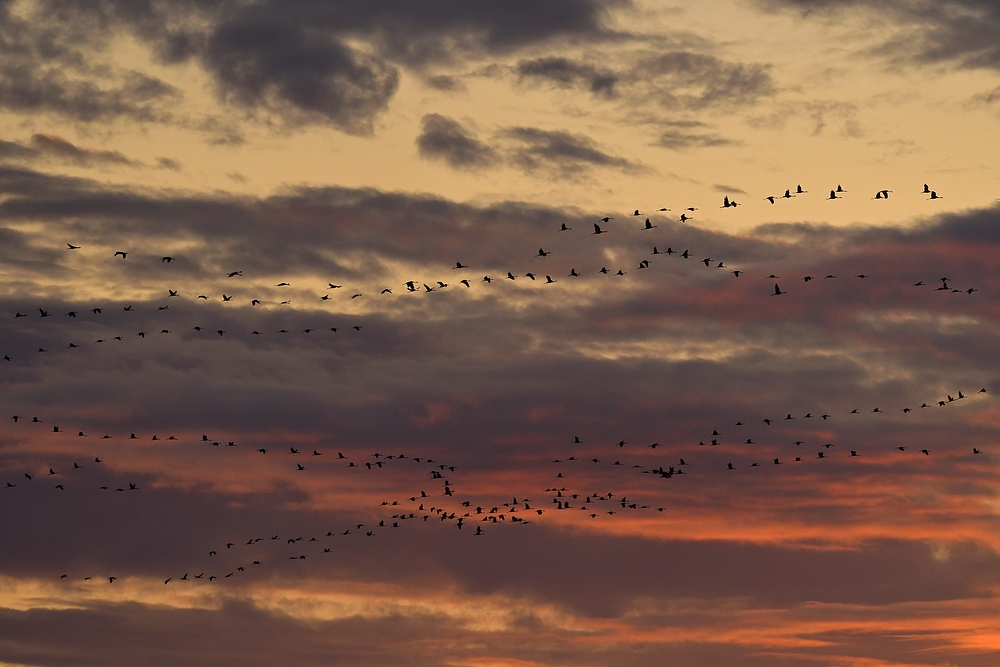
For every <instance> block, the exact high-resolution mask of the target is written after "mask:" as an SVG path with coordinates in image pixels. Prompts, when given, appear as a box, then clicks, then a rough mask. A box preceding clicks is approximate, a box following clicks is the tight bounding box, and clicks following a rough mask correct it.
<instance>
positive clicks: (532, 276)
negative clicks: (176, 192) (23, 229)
mask: <svg viewBox="0 0 1000 667" xmlns="http://www.w3.org/2000/svg"><path fill="white" fill-rule="evenodd" d="M807 192H808V191H806V190H804V189H802V186H801V185H799V186H797V187H796V188H795V190H794V191H793V190H792V189H790V188H789V189H787V190H785V193H784V195H781V196H769V197H766V198H765V199H767V200H768V201H771V202H772V203H774V200H780V199H791V198H794V197H796V196H799V195H803V194H806V193H807ZM891 192H892V191H891V190H885V189H883V190H879V191H878V192H876V194H875V197H873V199H887V198H888V197H889V195H890V193H891ZM844 193H846V191H845V190H844V189H843V188H842V187H841V186H840V185H838V186H837V187H836V188H835V189H833V190H831V191H830V197H829V198H830V199H839V198H841V197H842V195H843V194H844ZM924 193H926V194H929V195H930V197H929V199H940V198H941V197H940V196H939V195H937V193H936V192H935V191H934V190H931V189H930V188H929V186H928V185H927V184H924ZM739 205H740V204H739V202H737V201H735V200H734V199H730V197H729V196H728V195H727V196H725V198H724V199H723V204H722V208H732V207H736V206H739ZM684 210H685V213H683V214H682V215H681V217H680V222H682V223H683V222H687V221H688V220H690V219H692V218H690V217H688V216H687V213H688V212H692V213H693V212H695V211H697V210H698V208H697V207H694V206H691V207H687V208H686V209H684ZM669 211H670V209H669V208H660V209H658V210H657V213H665V212H669ZM630 217H633V218H641V217H643V214H642V213H641V212H640V210H639V209H635V210H634V212H633V213H632V214H631V216H630ZM612 220H614V218H613V217H612V216H605V217H603V218H601V219H600V220H599V221H598V222H595V223H593V227H594V231H593V232H592V234H593V235H601V234H607V233H609V231H610V230H609V229H608V224H609V223H610V222H611V221H612ZM602 224H603V225H604V227H602V226H601V225H602ZM657 227H658V225H657V224H654V223H653V222H652V220H651V218H649V217H646V219H645V223H644V224H642V225H641V226H640V229H641V230H644V231H648V230H653V229H656V228H657ZM559 231H560V232H571V231H573V228H572V227H569V226H568V225H567V224H566V223H562V224H561V226H560V229H559ZM81 247H82V246H80V245H74V244H71V243H67V249H68V250H79V249H80V248H81ZM551 254H552V251H551V250H546V249H545V248H544V247H539V249H538V252H537V254H536V255H535V257H538V258H543V259H544V258H546V257H548V256H549V255H551ZM650 254H651V255H652V256H657V257H659V256H662V257H666V258H671V257H673V256H675V255H676V256H677V257H678V258H680V259H682V260H689V259H692V258H697V257H698V256H699V255H698V254H695V253H693V252H692V251H691V250H690V249H689V248H684V249H683V250H674V248H673V247H672V246H668V247H666V248H665V249H664V250H660V246H658V245H657V246H653V248H652V252H651V253H650ZM128 256H129V251H126V250H118V251H115V253H114V258H118V257H120V258H121V259H122V260H127V258H128ZM175 260H176V257H175V256H172V255H165V256H162V257H160V263H165V264H170V263H172V262H174V261H175ZM697 262H698V263H699V264H703V265H704V266H705V267H706V268H708V269H712V270H726V271H728V272H730V273H731V274H732V275H733V276H735V277H736V278H739V277H740V276H742V275H744V274H745V273H746V271H745V270H743V269H739V268H733V267H731V266H729V265H727V264H726V261H725V260H720V259H718V258H713V257H703V258H701V259H698V260H697ZM651 266H652V263H651V260H650V259H642V260H640V261H639V262H638V264H637V266H636V268H635V270H636V271H642V270H645V269H649V268H651ZM468 269H470V267H469V266H468V265H467V264H463V263H462V262H461V261H457V262H456V263H455V265H454V266H453V267H451V270H452V271H457V270H468ZM627 272H628V271H627V270H626V269H625V268H618V269H617V270H615V269H609V268H608V267H607V266H602V267H601V268H600V269H599V270H596V271H595V273H596V274H601V275H605V276H607V275H613V276H624V275H626V273H627ZM225 275H226V278H227V279H237V278H241V277H243V270H234V271H229V272H227V273H226V274H225ZM583 275H584V273H581V272H578V271H577V270H576V268H571V269H570V272H569V273H568V274H567V276H568V277H570V278H579V277H581V276H583ZM519 278H527V279H528V280H530V281H532V282H536V281H537V282H538V283H540V284H553V283H556V282H558V279H557V278H553V277H552V275H551V274H545V273H544V272H542V271H537V272H536V271H527V272H525V273H520V272H518V273H517V274H515V273H514V272H513V271H508V272H507V273H506V276H503V277H500V278H498V277H496V276H490V275H488V274H487V275H483V276H482V277H481V278H480V277H479V276H478V275H476V276H475V277H471V276H463V277H460V278H459V279H458V280H454V279H451V280H454V283H452V282H451V280H449V282H446V281H444V280H435V281H430V282H424V281H421V280H416V279H414V280H407V281H405V282H403V283H402V284H401V286H402V287H403V288H405V289H404V292H405V293H409V294H415V293H423V294H429V293H432V292H437V291H441V290H444V289H446V288H448V287H450V286H451V285H452V284H455V285H461V286H463V287H464V288H465V289H470V288H471V287H472V285H473V284H474V283H480V284H482V283H485V284H487V285H488V284H491V283H493V282H495V281H503V280H507V281H515V280H518V279H519ZM837 278H838V276H837V275H835V274H832V273H830V274H825V275H823V276H819V275H816V276H813V275H803V276H798V277H797V278H796V280H801V281H802V282H803V283H810V282H812V281H828V280H836V279H837ZM851 278H853V279H858V280H864V279H867V278H869V275H868V274H865V273H858V274H854V275H852V276H851ZM766 279H767V280H773V281H777V280H778V279H780V277H779V276H777V275H775V274H773V273H772V274H769V275H767V277H766ZM928 281H929V282H928ZM937 283H940V284H939V285H938V286H937V287H934V288H931V287H929V285H931V284H937ZM327 285H328V287H327V289H325V290H323V291H324V292H325V293H324V294H322V295H321V296H319V297H318V301H319V302H321V303H322V302H327V301H330V300H331V299H332V296H331V294H330V292H333V291H335V290H339V289H342V288H343V285H340V284H336V283H334V282H328V283H327ZM786 286H787V283H786ZM912 286H913V287H916V288H923V287H926V288H928V289H932V290H933V291H935V292H944V293H951V294H965V295H972V294H974V293H975V292H978V291H979V290H978V288H977V287H961V288H958V287H955V286H954V285H953V281H952V280H951V279H950V278H948V277H947V276H944V277H941V278H939V279H936V280H930V279H924V280H918V281H917V282H915V283H912ZM289 287H291V283H289V282H287V281H281V282H279V283H277V284H276V285H275V286H274V288H275V289H278V290H280V289H282V288H289ZM392 289H393V288H392V287H391V286H386V287H382V288H381V289H380V290H379V294H380V295H381V296H386V295H392V294H393V291H392ZM166 292H167V294H166V299H167V300H169V299H171V298H183V297H182V296H181V294H180V293H179V290H175V289H170V288H168V289H167V290H166ZM349 293H350V300H354V299H359V298H362V297H363V296H365V293H364V292H361V291H350V292H349ZM787 293H788V291H787V289H782V288H781V286H780V284H779V283H777V282H774V286H773V290H772V291H771V292H770V294H771V296H781V295H784V294H787ZM235 298H236V297H235V293H234V294H227V293H225V292H223V293H222V295H221V298H220V301H221V302H223V303H229V302H232V301H233V300H234V299H235ZM193 300H194V301H210V300H211V299H210V297H209V296H208V295H206V294H198V295H197V296H196V297H195V298H194V299H193ZM265 303H266V304H267V305H275V304H276V305H278V306H289V305H291V299H290V298H289V299H282V298H281V297H279V298H278V299H275V300H273V302H272V301H267V302H265V301H264V299H263V298H260V296H258V297H254V298H252V299H250V300H249V304H250V306H251V307H256V306H260V305H263V304H265ZM106 308H120V309H121V311H123V312H135V311H136V310H137V309H136V308H135V307H134V306H133V305H132V304H127V305H122V304H118V305H114V306H111V305H100V306H88V307H80V308H79V309H73V310H69V311H67V312H66V313H65V315H64V317H69V318H72V319H74V320H76V319H78V318H81V316H83V317H86V316H90V317H92V318H97V317H99V316H100V315H101V314H102V313H103V312H104V310H105V309H106ZM169 309H170V303H169V301H167V302H166V303H162V304H161V305H158V306H156V312H157V313H159V312H163V311H168V310H169ZM37 310H38V315H37V316H35V317H36V318H48V317H52V316H53V312H52V310H50V309H46V308H43V307H38V308H37ZM13 317H14V319H15V320H17V319H20V318H28V317H29V314H28V313H23V312H20V311H16V312H15V313H14V316H13ZM362 326H363V325H361V324H353V325H351V326H350V327H347V329H346V330H348V331H350V330H354V331H356V332H360V331H361V329H362ZM190 329H191V330H192V331H195V332H198V333H201V332H205V333H206V334H209V333H214V334H216V335H218V336H219V337H225V336H227V334H229V332H228V331H227V330H225V329H223V328H216V327H210V326H209V327H205V326H202V325H200V324H198V325H194V326H191V327H190ZM323 329H324V330H327V329H328V330H329V331H330V332H332V333H337V332H339V331H341V330H345V329H344V327H341V326H334V327H324V328H323ZM293 331H301V332H302V333H305V334H310V333H313V332H314V331H320V329H319V328H317V327H315V326H305V327H302V328H298V327H296V328H294V329H285V328H283V329H279V330H277V333H279V334H289V333H292V332H293ZM174 332H175V331H174V330H173V329H170V328H166V327H165V328H161V329H158V330H155V329H154V330H151V331H146V330H140V331H138V332H136V333H135V334H134V336H136V337H138V338H146V337H147V336H150V335H168V334H172V333H174ZM128 335H130V336H131V335H133V334H128ZM249 335H251V336H262V335H265V332H263V331H260V330H259V329H254V330H252V331H250V332H249ZM125 336H126V334H121V333H119V334H117V335H114V336H109V337H108V338H98V339H96V340H95V341H94V343H95V344H101V343H105V342H108V341H111V340H113V341H118V342H122V341H123V340H125ZM81 345H82V343H80V342H78V341H68V342H67V344H66V346H65V349H70V350H71V349H75V348H79V347H80V346H81ZM36 349H37V353H46V352H50V350H49V349H48V348H46V347H44V346H38V347H37V348H36ZM13 359H14V357H13V356H12V354H11V353H10V352H5V353H4V354H3V356H2V357H0V360H2V361H6V362H10V361H13Z"/></svg>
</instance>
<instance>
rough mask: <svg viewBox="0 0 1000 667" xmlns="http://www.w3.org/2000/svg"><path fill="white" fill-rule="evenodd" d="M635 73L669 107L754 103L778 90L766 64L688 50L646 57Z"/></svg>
mask: <svg viewBox="0 0 1000 667" xmlns="http://www.w3.org/2000/svg"><path fill="white" fill-rule="evenodd" d="M634 76H636V77H637V78H638V79H639V80H640V81H642V82H646V86H645V87H646V89H647V94H648V95H649V96H650V97H652V98H654V99H657V100H658V101H659V102H660V103H661V104H663V105H665V106H667V107H674V106H682V107H686V108H691V109H703V108H707V107H713V106H732V105H745V104H753V103H754V102H756V101H757V100H759V99H760V98H762V97H767V96H771V95H774V94H775V92H776V90H777V88H776V86H775V84H774V82H773V80H772V79H771V75H770V74H769V73H768V67H767V66H766V65H760V64H744V63H730V62H726V61H724V60H721V59H719V58H717V57H715V56H712V55H707V54H700V53H693V52H687V51H673V52H670V53H664V54H661V55H656V56H652V57H647V58H644V59H643V60H641V61H640V62H639V64H638V65H637V66H636V68H635V72H634Z"/></svg>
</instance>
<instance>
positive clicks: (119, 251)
mask: <svg viewBox="0 0 1000 667" xmlns="http://www.w3.org/2000/svg"><path fill="white" fill-rule="evenodd" d="M118 255H121V256H122V259H125V258H126V257H128V253H127V252H125V251H124V250H117V251H115V257H117V256H118Z"/></svg>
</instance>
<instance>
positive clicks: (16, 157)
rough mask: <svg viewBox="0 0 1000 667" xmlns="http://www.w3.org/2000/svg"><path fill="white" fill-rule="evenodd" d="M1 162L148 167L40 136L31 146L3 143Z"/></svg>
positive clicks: (166, 163) (165, 161) (165, 162)
mask: <svg viewBox="0 0 1000 667" xmlns="http://www.w3.org/2000/svg"><path fill="white" fill-rule="evenodd" d="M0 159H5V160H8V161H11V162H37V161H45V160H56V161H59V162H63V163H66V164H71V165H74V166H77V167H100V166H125V167H145V166H147V165H145V164H143V163H142V162H140V161H138V160H133V159H132V158H130V157H128V156H127V155H125V154H123V153H121V152H119V151H109V150H100V149H96V148H87V147H84V146H78V145H76V144H74V143H73V142H71V141H69V140H67V139H65V138H63V137H60V136H59V135H57V134H46V133H38V134H34V135H32V136H31V139H30V141H29V142H28V143H19V142H12V141H3V142H0ZM157 163H158V165H159V166H160V167H162V168H166V169H179V168H180V164H179V163H177V162H175V161H174V160H170V159H169V158H157Z"/></svg>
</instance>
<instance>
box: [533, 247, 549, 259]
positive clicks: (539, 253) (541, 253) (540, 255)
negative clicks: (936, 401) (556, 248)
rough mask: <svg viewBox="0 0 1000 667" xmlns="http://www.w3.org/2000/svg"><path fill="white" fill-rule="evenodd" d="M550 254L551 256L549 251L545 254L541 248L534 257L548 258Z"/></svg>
mask: <svg viewBox="0 0 1000 667" xmlns="http://www.w3.org/2000/svg"><path fill="white" fill-rule="evenodd" d="M551 254H552V252H551V251H550V252H546V251H545V250H544V249H543V248H539V249H538V254H537V255H535V257H548V256H549V255H551Z"/></svg>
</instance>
